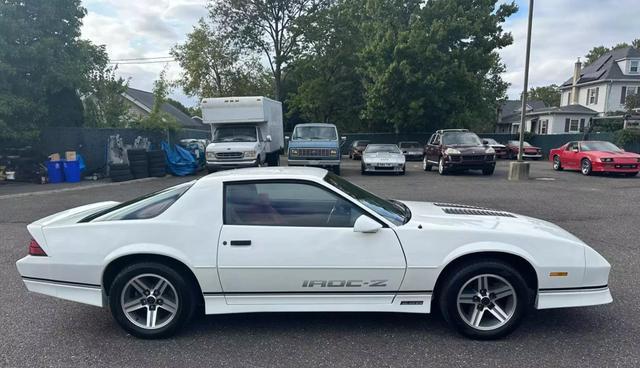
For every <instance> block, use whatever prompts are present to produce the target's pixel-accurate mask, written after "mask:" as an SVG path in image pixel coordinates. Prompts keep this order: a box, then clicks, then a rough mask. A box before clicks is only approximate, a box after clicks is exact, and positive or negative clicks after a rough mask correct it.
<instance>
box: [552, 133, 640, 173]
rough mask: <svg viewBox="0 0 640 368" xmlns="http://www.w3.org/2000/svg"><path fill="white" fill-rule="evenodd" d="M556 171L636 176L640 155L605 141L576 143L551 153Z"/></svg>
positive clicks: (555, 149)
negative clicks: (565, 170)
mask: <svg viewBox="0 0 640 368" xmlns="http://www.w3.org/2000/svg"><path fill="white" fill-rule="evenodd" d="M549 160H551V161H552V162H553V169H554V170H563V169H567V170H580V172H582V174H584V175H589V174H591V173H592V172H612V173H621V174H624V175H626V176H636V175H638V171H640V155H639V154H637V153H633V152H625V150H623V149H621V148H620V147H618V146H616V145H615V144H613V143H611V142H604V141H575V142H569V143H567V144H565V145H563V146H562V147H560V148H554V149H552V150H551V151H550V152H549Z"/></svg>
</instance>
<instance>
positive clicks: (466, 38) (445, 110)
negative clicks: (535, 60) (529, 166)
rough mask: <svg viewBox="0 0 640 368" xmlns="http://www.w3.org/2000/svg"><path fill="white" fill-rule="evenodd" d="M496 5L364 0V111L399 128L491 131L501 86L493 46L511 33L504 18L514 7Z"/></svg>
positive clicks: (508, 38) (504, 43) (500, 44)
mask: <svg viewBox="0 0 640 368" xmlns="http://www.w3.org/2000/svg"><path fill="white" fill-rule="evenodd" d="M496 3H497V1H495V0H492V1H480V0H477V1H468V0H450V1H447V0H431V1H428V2H426V3H423V2H421V1H416V2H412V1H400V0H369V1H367V12H368V14H367V16H368V19H369V20H368V21H364V22H363V26H364V27H365V28H364V29H365V34H367V35H368V38H369V40H368V42H367V43H366V45H365V47H364V50H363V51H362V52H361V54H362V58H363V64H364V65H363V74H364V82H365V109H364V116H365V117H366V118H368V119H370V120H371V121H372V122H373V125H374V126H376V128H377V129H385V127H386V129H385V130H394V131H397V132H410V131H432V130H435V129H437V128H442V127H451V128H454V127H460V128H462V127H467V128H473V129H478V130H486V129H490V127H491V126H492V124H493V122H494V121H495V112H496V109H497V104H498V100H499V99H500V98H503V97H504V95H505V92H506V88H507V83H505V82H504V81H503V80H502V79H501V77H500V74H501V73H502V72H503V71H504V70H505V69H504V65H503V64H502V63H501V62H500V57H499V55H498V54H497V52H496V50H497V49H500V48H503V47H505V46H507V45H509V44H511V43H512V37H511V35H510V34H509V33H504V32H503V29H502V23H504V21H505V19H506V18H507V17H508V16H510V15H511V14H513V13H514V12H515V11H516V10H517V6H516V5H515V4H514V3H511V4H501V5H499V6H497V5H496ZM385 15H388V16H387V17H385ZM383 124H384V125H383Z"/></svg>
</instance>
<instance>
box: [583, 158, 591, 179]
mask: <svg viewBox="0 0 640 368" xmlns="http://www.w3.org/2000/svg"><path fill="white" fill-rule="evenodd" d="M581 171H582V174H583V175H589V174H591V161H589V160H582V169H581Z"/></svg>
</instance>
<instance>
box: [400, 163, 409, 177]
mask: <svg viewBox="0 0 640 368" xmlns="http://www.w3.org/2000/svg"><path fill="white" fill-rule="evenodd" d="M406 173H407V166H406V165H405V166H402V171H400V175H404V174H406Z"/></svg>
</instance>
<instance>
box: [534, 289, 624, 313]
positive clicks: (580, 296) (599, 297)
mask: <svg viewBox="0 0 640 368" xmlns="http://www.w3.org/2000/svg"><path fill="white" fill-rule="evenodd" d="M612 301H613V297H612V296H611V291H610V290H609V287H608V286H602V287H595V288H581V289H559V290H544V289H543V290H540V291H539V292H538V296H537V298H536V304H535V307H536V309H551V308H569V307H587V306H590V305H601V304H608V303H611V302H612Z"/></svg>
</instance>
